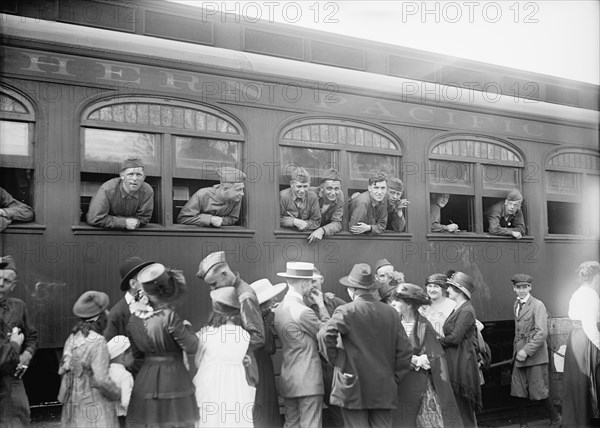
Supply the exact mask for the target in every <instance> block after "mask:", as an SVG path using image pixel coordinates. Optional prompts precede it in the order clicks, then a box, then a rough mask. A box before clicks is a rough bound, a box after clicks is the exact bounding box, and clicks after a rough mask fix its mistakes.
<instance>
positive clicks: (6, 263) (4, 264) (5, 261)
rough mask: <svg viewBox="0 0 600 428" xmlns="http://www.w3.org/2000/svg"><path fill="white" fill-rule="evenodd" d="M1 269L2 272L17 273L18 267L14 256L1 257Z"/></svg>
mask: <svg viewBox="0 0 600 428" xmlns="http://www.w3.org/2000/svg"><path fill="white" fill-rule="evenodd" d="M0 269H2V270H14V271H15V273H17V265H16V264H15V260H14V259H13V257H12V256H4V257H0Z"/></svg>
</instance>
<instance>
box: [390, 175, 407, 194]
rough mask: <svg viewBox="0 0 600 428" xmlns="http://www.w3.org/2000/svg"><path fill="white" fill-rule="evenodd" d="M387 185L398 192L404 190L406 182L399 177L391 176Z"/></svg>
mask: <svg viewBox="0 0 600 428" xmlns="http://www.w3.org/2000/svg"><path fill="white" fill-rule="evenodd" d="M387 186H388V188H390V189H392V190H395V191H396V192H404V183H403V182H402V180H400V179H399V178H396V177H389V178H388V180H387Z"/></svg>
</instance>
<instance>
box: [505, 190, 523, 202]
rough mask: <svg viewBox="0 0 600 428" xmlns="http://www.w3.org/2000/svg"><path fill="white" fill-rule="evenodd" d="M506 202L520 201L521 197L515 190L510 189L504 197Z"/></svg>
mask: <svg viewBox="0 0 600 428" xmlns="http://www.w3.org/2000/svg"><path fill="white" fill-rule="evenodd" d="M506 200H507V201H522V200H523V195H522V194H521V192H519V191H518V190H517V189H512V190H511V191H510V192H508V195H507V196H506Z"/></svg>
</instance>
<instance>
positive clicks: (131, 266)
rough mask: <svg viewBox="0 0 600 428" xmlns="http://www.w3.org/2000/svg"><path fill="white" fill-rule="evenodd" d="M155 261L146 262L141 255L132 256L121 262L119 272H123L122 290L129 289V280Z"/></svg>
mask: <svg viewBox="0 0 600 428" xmlns="http://www.w3.org/2000/svg"><path fill="white" fill-rule="evenodd" d="M152 263H154V262H145V261H143V260H142V259H140V258H139V257H130V258H128V259H125V261H124V262H123V263H121V267H120V268H119V273H120V274H121V291H127V290H129V281H130V280H131V279H133V277H134V276H135V275H137V274H138V272H139V271H141V270H142V269H143V268H145V267H146V266H148V265H151V264H152Z"/></svg>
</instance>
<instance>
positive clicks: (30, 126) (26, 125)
mask: <svg viewBox="0 0 600 428" xmlns="http://www.w3.org/2000/svg"><path fill="white" fill-rule="evenodd" d="M34 135H35V110H34V108H33V104H31V102H29V100H27V98H25V97H24V96H22V95H21V94H19V93H18V92H16V91H14V90H12V89H10V88H7V87H4V86H2V87H0V183H2V187H3V188H4V189H5V190H6V191H7V192H8V193H10V194H11V195H12V196H13V197H14V198H15V199H17V200H19V201H21V202H24V203H25V204H27V205H30V206H34V185H33V184H34V153H33V140H34Z"/></svg>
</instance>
